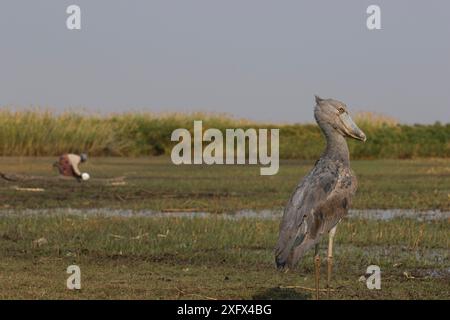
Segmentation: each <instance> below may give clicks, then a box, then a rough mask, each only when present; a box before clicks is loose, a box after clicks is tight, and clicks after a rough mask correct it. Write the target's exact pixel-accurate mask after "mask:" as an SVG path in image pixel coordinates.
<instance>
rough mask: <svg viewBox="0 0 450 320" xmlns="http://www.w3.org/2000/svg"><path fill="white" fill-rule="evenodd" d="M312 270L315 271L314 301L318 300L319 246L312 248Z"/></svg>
mask: <svg viewBox="0 0 450 320" xmlns="http://www.w3.org/2000/svg"><path fill="white" fill-rule="evenodd" d="M314 269H315V271H316V299H317V300H319V280H320V256H319V244H316V246H315V247H314Z"/></svg>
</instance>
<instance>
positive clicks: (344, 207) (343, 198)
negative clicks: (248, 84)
mask: <svg viewBox="0 0 450 320" xmlns="http://www.w3.org/2000/svg"><path fill="white" fill-rule="evenodd" d="M316 103H317V105H316V107H315V108H314V116H315V119H316V121H317V123H318V125H319V127H320V128H321V130H322V132H323V134H324V136H325V138H326V140H327V147H326V149H325V151H324V153H323V154H322V156H321V157H320V159H319V160H318V161H317V162H316V164H315V166H314V168H313V169H312V170H311V172H310V173H309V174H308V175H307V176H305V177H304V178H303V179H302V180H301V181H300V183H299V184H298V186H297V188H296V189H295V190H294V192H293V193H292V195H291V198H290V200H289V202H288V204H287V206H286V208H285V210H284V214H283V218H282V221H281V224H280V234H279V239H278V244H277V246H276V250H275V260H276V264H277V267H278V268H283V267H285V266H289V267H291V268H292V267H294V266H295V265H296V264H297V262H298V261H299V260H300V259H301V257H302V256H303V255H304V254H305V252H306V251H307V250H308V249H309V248H311V247H312V246H314V245H315V244H317V243H318V242H319V241H320V238H321V236H322V235H323V234H324V233H327V232H329V231H330V230H331V229H332V228H333V227H334V226H336V224H337V223H338V222H339V221H340V220H341V219H342V217H344V216H345V215H346V214H347V212H348V208H349V207H350V205H351V201H352V197H353V195H354V193H355V191H356V187H357V182H356V176H355V175H354V173H353V172H352V170H351V169H350V161H349V151H348V147H347V143H346V141H345V137H353V138H355V139H359V140H363V141H365V139H366V137H365V135H364V133H363V132H362V131H361V130H360V129H359V128H358V127H357V126H356V124H355V123H354V122H353V121H352V120H351V118H350V116H349V115H348V112H347V107H346V106H345V104H344V103H342V102H340V101H337V100H333V99H322V98H320V97H318V96H316Z"/></svg>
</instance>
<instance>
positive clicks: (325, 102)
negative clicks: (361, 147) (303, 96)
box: [314, 96, 366, 141]
mask: <svg viewBox="0 0 450 320" xmlns="http://www.w3.org/2000/svg"><path fill="white" fill-rule="evenodd" d="M316 104H317V105H316V107H315V108H314V117H315V118H316V121H317V123H318V124H319V126H320V127H321V128H322V130H323V131H324V132H325V134H333V133H338V134H340V135H342V136H344V137H351V138H354V139H357V140H361V141H366V135H365V134H364V132H362V130H361V129H360V128H358V126H357V125H356V124H355V123H354V122H353V120H352V118H351V117H350V115H349V114H348V110H347V106H346V105H345V104H344V103H343V102H340V101H337V100H334V99H322V98H320V97H318V96H316ZM330 131H331V132H330Z"/></svg>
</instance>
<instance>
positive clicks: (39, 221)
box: [0, 216, 450, 299]
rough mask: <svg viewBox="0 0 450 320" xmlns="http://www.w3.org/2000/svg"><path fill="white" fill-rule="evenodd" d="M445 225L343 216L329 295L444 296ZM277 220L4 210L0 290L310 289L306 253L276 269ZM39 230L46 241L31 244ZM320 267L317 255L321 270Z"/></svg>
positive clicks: (161, 292) (33, 294)
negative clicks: (73, 279)
mask: <svg viewBox="0 0 450 320" xmlns="http://www.w3.org/2000/svg"><path fill="white" fill-rule="evenodd" d="M448 227H449V225H448V221H435V222H417V221H413V220H392V221H389V222H387V221H384V222H383V221H364V220H356V219H352V220H344V221H343V222H342V223H341V224H340V226H339V227H338V232H337V236H336V245H335V248H336V249H335V260H334V262H335V263H334V278H333V282H332V285H333V288H334V289H335V290H336V291H334V292H333V293H332V296H331V298H332V299H448V297H449V294H450V292H449V288H450V273H449V268H450V264H449V261H448V258H449V257H448V253H449V238H448V230H449V228H448ZM277 229H278V221H272V220H254V219H243V220H238V221H231V220H225V219H221V218H207V219H190V218H158V219H156V218H142V217H141V218H118V217H114V218H107V217H90V218H86V217H80V216H56V217H38V216H26V217H21V216H8V217H3V218H2V219H0V252H2V255H1V256H2V257H1V259H0V283H1V290H0V298H3V299H5V298H8V299H9V298H31V299H36V298H50V299H54V298H64V299H78V298H80V299H85V298H101V299H103V298H119V299H132V298H146V299H178V298H183V299H199V298H200V299H208V298H214V299H230V298H237V299H254V298H255V299H283V298H289V299H310V298H312V295H311V294H312V292H311V291H309V290H307V289H304V288H301V287H310V288H312V287H314V278H313V272H314V271H313V259H312V255H311V253H309V254H308V255H307V256H306V257H305V258H304V260H303V261H302V262H301V263H300V265H299V268H298V269H297V270H291V271H290V272H288V273H281V272H278V271H276V269H275V267H274V263H273V247H274V244H275V242H276V236H277ZM42 237H45V238H46V239H47V241H48V243H47V244H44V245H42V246H36V245H35V244H33V241H34V240H36V239H39V238H42ZM324 242H325V241H324ZM324 254H325V250H324V248H323V251H322V257H324ZM71 264H76V265H78V266H80V268H81V277H82V278H81V284H82V289H81V290H80V291H76V292H74V291H70V290H67V289H66V287H65V282H66V279H67V277H68V274H66V268H67V267H68V266H69V265H71ZM371 264H376V265H378V266H380V268H381V271H382V289H381V290H368V289H367V288H366V286H365V283H361V282H359V281H358V279H359V278H360V276H361V275H364V273H365V271H366V268H367V267H368V266H369V265H371ZM325 270H326V263H325V259H323V263H322V279H325ZM290 286H294V287H295V286H298V287H297V288H285V287H290ZM324 286H325V283H324V281H322V287H324ZM322 297H325V295H324V294H323V295H322Z"/></svg>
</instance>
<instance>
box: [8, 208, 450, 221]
mask: <svg viewBox="0 0 450 320" xmlns="http://www.w3.org/2000/svg"><path fill="white" fill-rule="evenodd" d="M12 215H33V216H53V215H78V216H86V217H89V216H106V217H153V218H165V217H185V218H208V217H220V218H224V219H231V220H239V219H243V218H255V219H280V218H281V215H282V211H281V210H278V211H277V210H261V211H253V210H241V211H237V212H235V213H223V214H214V213H208V212H159V211H152V210H138V211H134V210H125V209H107V208H103V209H70V208H61V209H23V210H17V209H16V210H8V209H2V210H0V216H12ZM347 217H348V218H351V219H367V220H392V219H395V218H405V219H416V220H418V221H430V220H446V219H450V211H444V212H442V211H439V210H427V211H416V210H410V209H366V210H350V211H349V214H348V216H347Z"/></svg>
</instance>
